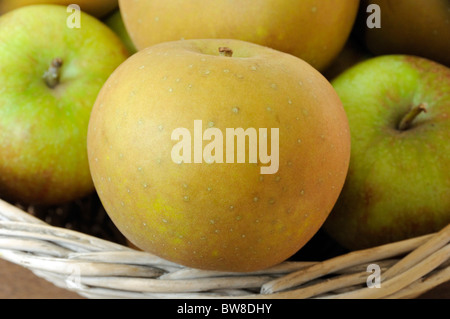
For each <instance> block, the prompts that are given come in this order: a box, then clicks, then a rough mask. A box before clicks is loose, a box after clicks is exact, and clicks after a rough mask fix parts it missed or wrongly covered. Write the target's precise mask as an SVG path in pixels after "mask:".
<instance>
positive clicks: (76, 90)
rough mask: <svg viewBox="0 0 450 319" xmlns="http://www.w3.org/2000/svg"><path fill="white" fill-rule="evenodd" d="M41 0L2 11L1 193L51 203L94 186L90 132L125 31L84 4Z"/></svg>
mask: <svg viewBox="0 0 450 319" xmlns="http://www.w3.org/2000/svg"><path fill="white" fill-rule="evenodd" d="M68 14H69V13H67V11H66V8H65V7H62V6H56V5H36V6H27V7H23V8H19V9H16V10H13V11H10V12H8V13H7V14H5V15H3V16H1V17H0V92H1V94H0V131H1V134H0V196H2V197H3V198H7V199H10V200H14V201H21V202H24V203H32V204H42V205H44V204H45V205H50V204H57V203H62V202H65V201H70V200H73V199H75V198H78V197H81V196H84V195H86V194H87V193H89V192H92V191H93V190H94V188H93V183H92V179H91V176H90V173H89V166H88V160H87V151H86V135H87V127H88V122H89V116H90V112H91V109H92V106H93V105H94V102H95V99H96V97H97V94H98V92H99V90H100V88H101V87H102V85H103V84H104V82H105V81H106V79H107V78H108V77H109V75H110V74H111V73H112V72H113V71H114V69H115V68H116V67H117V66H118V65H119V64H120V63H122V62H123V61H124V60H125V59H126V58H127V52H126V49H125V48H124V46H123V44H122V42H121V41H120V39H119V38H118V37H117V36H116V34H114V32H112V31H111V30H110V29H109V28H108V27H106V26H105V25H104V24H103V23H101V22H99V21H98V20H97V19H95V18H93V17H91V16H89V15H87V14H85V13H83V12H81V19H82V24H81V28H80V29H71V28H68V27H67V25H66V19H67V17H68Z"/></svg>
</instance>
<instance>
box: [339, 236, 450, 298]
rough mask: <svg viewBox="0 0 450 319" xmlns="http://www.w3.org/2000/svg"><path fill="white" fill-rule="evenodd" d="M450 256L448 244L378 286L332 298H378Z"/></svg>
mask: <svg viewBox="0 0 450 319" xmlns="http://www.w3.org/2000/svg"><path fill="white" fill-rule="evenodd" d="M449 258H450V245H447V246H445V247H444V248H443V249H441V250H439V251H437V252H435V253H434V254H432V255H430V256H428V257H427V258H425V259H424V260H422V261H421V262H419V263H418V264H416V265H414V266H413V267H411V268H410V269H408V270H406V271H405V272H403V273H401V274H399V275H398V276H396V277H393V278H391V279H388V280H387V281H385V282H381V287H380V288H369V287H365V288H361V289H358V290H353V291H351V292H348V293H344V294H341V295H335V296H333V299H355V298H358V299H380V298H385V297H387V296H389V295H392V294H394V293H396V292H398V291H400V290H401V289H403V288H405V287H407V286H409V285H410V284H412V283H413V282H415V281H416V280H419V279H420V278H421V277H423V276H425V275H426V274H427V273H429V272H431V271H432V270H434V269H435V268H437V267H439V265H441V264H442V263H444V262H446V261H447V260H448V259H449Z"/></svg>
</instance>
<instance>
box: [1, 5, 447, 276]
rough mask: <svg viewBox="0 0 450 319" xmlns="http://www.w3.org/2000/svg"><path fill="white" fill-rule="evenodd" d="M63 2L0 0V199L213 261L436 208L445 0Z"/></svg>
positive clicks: (410, 218) (441, 166) (439, 211)
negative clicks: (80, 216)
mask: <svg viewBox="0 0 450 319" xmlns="http://www.w3.org/2000/svg"><path fill="white" fill-rule="evenodd" d="M70 2H71V1H65V0H54V1H45V0H41V1H39V0H34V1H31V0H23V1H7V0H3V1H2V0H0V13H1V14H2V16H0V130H1V131H0V196H1V197H2V198H5V199H8V200H11V201H20V202H23V203H30V204H35V205H58V204H61V203H64V202H67V201H72V200H74V199H77V198H80V197H82V196H85V195H87V194H90V193H92V192H94V191H96V192H97V193H98V195H99V197H100V199H101V201H102V204H103V206H104V207H105V209H106V211H107V212H108V214H109V216H110V217H111V219H112V220H113V221H114V223H115V224H116V226H117V227H118V228H119V230H120V231H121V232H122V233H123V234H124V235H125V236H126V237H127V238H128V239H129V240H130V241H131V242H132V243H133V244H134V245H136V246H137V247H139V248H140V249H143V250H146V251H149V252H151V253H154V254H156V255H158V256H160V257H163V258H166V259H168V260H171V261H174V262H177V263H180V264H183V265H186V266H190V267H195V268H201V269H211V270H227V271H252V270H258V269H263V268H266V267H270V266H273V265H275V264H277V263H280V262H282V261H284V260H286V259H288V258H289V257H290V256H292V255H293V254H295V253H297V252H298V251H299V250H300V249H301V248H302V247H303V246H304V245H305V244H306V243H307V242H308V241H309V240H310V239H311V238H312V237H313V236H314V235H315V234H316V233H317V231H318V230H319V229H320V228H321V227H324V229H325V230H326V231H327V232H328V233H329V234H330V235H331V236H332V237H333V238H335V239H336V241H338V242H339V243H340V244H341V245H343V246H345V247H346V248H349V249H358V248H363V247H369V246H373V245H378V244H382V243H386V242H390V241H394V240H400V239H403V238H407V237H412V236H417V235H420V234H423V233H428V232H433V231H437V230H438V229H440V228H442V227H443V226H445V225H447V224H448V223H449V222H450V170H449V167H450V143H449V142H450V121H449V111H450V70H449V68H448V66H449V64H450V61H449V56H450V48H449V43H450V41H448V40H449V39H450V36H449V31H450V24H449V19H450V3H449V2H448V1H444V0H433V1H427V2H426V3H424V2H423V1H418V0H408V1H400V0H395V1H393V0H391V1H389V0H378V1H375V0H374V1H364V0H362V1H359V0H346V1H342V0H334V1H331V0H301V1H300V0H299V1H291V0H289V1H288V0H253V1H242V0H228V1H214V2H207V3H206V1H203V0H170V1H169V0H167V1H160V0H140V1H130V0H119V1H114V0H99V1H81V0H80V1H78V5H79V8H81V10H82V11H81V12H73V11H72V8H73V7H67V6H68V5H69V4H71V3H70ZM31 4H35V5H31ZM371 4H376V5H377V6H376V7H375V8H376V9H379V10H381V11H380V13H381V23H382V26H381V28H373V29H370V28H368V27H367V25H366V22H367V21H366V19H367V12H366V8H368V7H369V5H371ZM411 12H414V13H411ZM77 14H78V15H77ZM107 14H108V15H107ZM72 15H73V16H72ZM411 15H414V19H410V18H409V17H410V16H411ZM403 18H404V19H405V21H402V19H403ZM70 19H72V20H73V21H72V20H71V21H69V20H70ZM429 21H432V22H429ZM69 22H70V23H69ZM74 22H77V23H78V25H77V23H74ZM384 23H385V25H384ZM411 34H414V39H413V41H412V39H411V38H412V36H411ZM422 39H423V40H422ZM360 44H362V46H361V47H362V49H360V47H359V45H360ZM367 49H369V50H367ZM394 54H395V55H394ZM400 54H401V55H400ZM348 57H350V59H349V58H348ZM191 132H192V134H191ZM258 133H259V134H258ZM275 133H276V134H275ZM230 136H231V138H229V137H230ZM269 146H270V147H269ZM269 153H270V156H269ZM240 155H242V157H240ZM268 165H270V169H268V168H269V167H268Z"/></svg>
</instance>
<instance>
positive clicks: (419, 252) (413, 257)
mask: <svg viewBox="0 0 450 319" xmlns="http://www.w3.org/2000/svg"><path fill="white" fill-rule="evenodd" d="M449 241H450V225H447V226H446V227H444V228H443V229H442V230H441V231H439V232H438V233H437V234H436V235H435V236H433V237H432V238H431V239H430V240H429V241H427V242H426V243H424V244H423V245H421V246H420V247H418V248H417V249H415V250H414V251H413V252H411V253H410V254H408V256H406V257H405V258H403V259H402V260H400V261H399V262H398V263H397V264H395V265H394V266H392V267H391V268H389V269H388V270H387V271H386V272H383V274H382V276H381V278H382V281H385V280H387V279H389V278H392V277H394V276H396V275H398V274H400V273H403V272H405V271H406V270H408V269H409V268H411V267H412V266H414V265H416V264H417V263H418V262H420V261H422V260H423V259H425V258H427V257H428V256H430V255H431V254H433V253H435V252H436V251H438V250H439V249H441V248H442V247H444V246H445V245H447V244H448V243H449Z"/></svg>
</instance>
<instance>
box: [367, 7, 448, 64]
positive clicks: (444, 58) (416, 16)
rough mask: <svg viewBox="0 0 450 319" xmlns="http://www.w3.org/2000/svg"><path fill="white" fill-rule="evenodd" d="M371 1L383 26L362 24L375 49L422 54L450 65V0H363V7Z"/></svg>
mask: <svg viewBox="0 0 450 319" xmlns="http://www.w3.org/2000/svg"><path fill="white" fill-rule="evenodd" d="M371 4H376V5H378V6H379V7H380V18H381V28H367V27H364V26H362V27H361V30H362V31H363V32H362V39H363V41H364V43H365V44H366V45H367V47H368V49H369V50H370V51H371V52H373V53H374V54H375V55H382V54H408V55H418V56H421V57H424V58H428V59H430V60H433V61H435V62H438V63H441V64H444V65H446V66H448V67H450V1H449V0H427V1H424V0H363V1H362V2H361V8H362V9H364V8H366V7H367V6H368V5H371ZM362 14H363V13H362ZM361 22H362V23H365V19H361Z"/></svg>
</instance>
